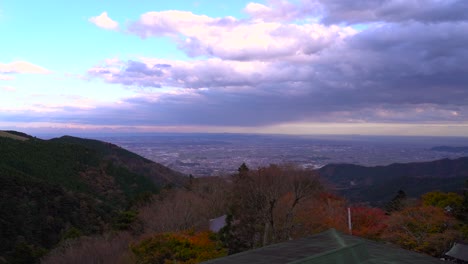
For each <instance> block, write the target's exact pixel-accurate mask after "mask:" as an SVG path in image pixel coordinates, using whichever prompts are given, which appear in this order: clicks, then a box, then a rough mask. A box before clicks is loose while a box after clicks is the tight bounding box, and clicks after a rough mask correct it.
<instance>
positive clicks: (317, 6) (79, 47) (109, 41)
mask: <svg viewBox="0 0 468 264" xmlns="http://www.w3.org/2000/svg"><path fill="white" fill-rule="evenodd" d="M467 8H468V2H466V1H462V0H460V1H455V0H453V1H436V0H418V1H406V2H403V1H397V0H387V1H367V0H360V1H353V3H352V4H351V3H350V2H349V1H344V0H343V1H340V0H329V1H325V0H291V1H286V0H270V1H258V2H249V1H208V0H204V1H202V0H200V1H177V0H176V1H149V0H148V1H144V0H138V1H128V0H121V1H103V0H101V1H79V2H66V1H58V0H56V1H33V2H31V1H18V0H15V1H13V0H12V1H0V33H1V40H2V41H0V50H1V52H0V129H17V130H23V131H28V132H31V133H34V132H54V133H60V132H61V131H63V132H64V133H65V132H67V133H70V132H71V133H73V132H74V131H77V132H81V133H82V132H86V131H90V132H97V131H107V132H109V131H125V132H148V131H154V132H158V131H164V132H168V131H169V132H170V131H173V132H248V133H285V134H377V135H378V134H387V135H388V134H391V135H454V136H465V135H468V118H467V115H468V106H467V105H468V77H466V76H468V70H467V69H468V68H467V67H464V66H463V65H464V64H466V61H467V60H468V51H467V49H466V47H467V46H468V37H467V35H466V32H468V31H467V30H468V12H465V11H464V10H467Z"/></svg>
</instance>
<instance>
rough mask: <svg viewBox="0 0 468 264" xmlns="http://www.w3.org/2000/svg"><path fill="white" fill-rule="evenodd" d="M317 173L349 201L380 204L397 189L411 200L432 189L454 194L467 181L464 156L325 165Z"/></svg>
mask: <svg viewBox="0 0 468 264" xmlns="http://www.w3.org/2000/svg"><path fill="white" fill-rule="evenodd" d="M318 171H319V173H320V175H321V176H322V177H323V178H324V179H325V180H327V181H328V182H330V183H331V184H332V185H334V186H335V188H336V189H337V191H338V192H339V193H341V194H343V195H344V196H346V197H347V198H348V199H350V200H351V201H354V202H371V203H383V202H385V201H388V200H389V199H391V198H392V197H393V196H394V195H395V194H396V193H397V192H398V190H400V189H402V190H404V191H405V192H407V194H408V195H410V196H413V197H417V196H419V195H421V194H423V193H425V192H429V191H434V190H440V191H456V190H457V188H460V186H463V183H464V181H465V180H466V179H468V157H461V158H457V159H440V160H435V161H424V162H411V163H393V164H390V165H386V166H373V167H367V166H362V165H355V164H328V165H325V166H324V167H322V168H320V169H319V170H318Z"/></svg>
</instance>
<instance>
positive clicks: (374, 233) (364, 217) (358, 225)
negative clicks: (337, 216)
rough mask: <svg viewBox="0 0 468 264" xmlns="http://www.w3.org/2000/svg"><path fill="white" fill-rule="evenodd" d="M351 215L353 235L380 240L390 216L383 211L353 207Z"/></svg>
mask: <svg viewBox="0 0 468 264" xmlns="http://www.w3.org/2000/svg"><path fill="white" fill-rule="evenodd" d="M351 215H352V223H353V235H356V236H360V237H365V238H370V239H378V238H379V237H380V235H381V234H382V232H383V231H384V230H385V229H386V227H387V225H386V224H385V221H386V219H387V218H388V216H387V215H385V211H383V210H382V209H379V208H371V207H363V206H361V207H352V208H351Z"/></svg>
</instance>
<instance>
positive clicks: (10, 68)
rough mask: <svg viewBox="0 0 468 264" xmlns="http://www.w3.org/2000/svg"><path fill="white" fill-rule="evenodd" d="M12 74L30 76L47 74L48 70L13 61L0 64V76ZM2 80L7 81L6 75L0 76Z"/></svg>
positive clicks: (24, 62)
mask: <svg viewBox="0 0 468 264" xmlns="http://www.w3.org/2000/svg"><path fill="white" fill-rule="evenodd" d="M1 73H3V74H14V73H32V74H48V73H50V71H49V70H47V69H45V68H43V67H40V66H37V65H34V64H32V63H29V62H26V61H15V62H11V63H6V64H4V63H0V74H1ZM0 78H2V79H9V76H8V75H0Z"/></svg>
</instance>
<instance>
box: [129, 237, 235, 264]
mask: <svg viewBox="0 0 468 264" xmlns="http://www.w3.org/2000/svg"><path fill="white" fill-rule="evenodd" d="M131 248H132V252H133V253H134V254H135V257H136V263H139V264H169V263H179V264H192V263H199V262H202V261H205V260H209V259H212V258H218V257H222V256H225V255H226V250H225V249H224V248H222V246H221V244H220V243H219V242H217V241H216V237H215V235H214V234H213V233H210V232H199V233H192V232H182V233H180V232H179V233H162V234H155V235H153V236H151V237H148V238H145V239H143V240H142V241H140V242H138V243H136V244H134V245H133V246H132V247H131Z"/></svg>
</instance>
